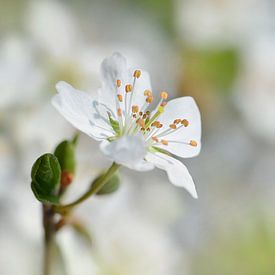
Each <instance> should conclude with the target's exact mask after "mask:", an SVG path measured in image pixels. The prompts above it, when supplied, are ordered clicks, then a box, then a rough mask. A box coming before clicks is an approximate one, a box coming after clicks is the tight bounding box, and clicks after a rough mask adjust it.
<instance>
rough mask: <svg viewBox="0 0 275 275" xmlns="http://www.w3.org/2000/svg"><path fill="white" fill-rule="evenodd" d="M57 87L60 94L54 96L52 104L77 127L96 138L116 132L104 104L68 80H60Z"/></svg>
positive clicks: (100, 138)
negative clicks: (70, 83) (109, 121)
mask: <svg viewBox="0 0 275 275" xmlns="http://www.w3.org/2000/svg"><path fill="white" fill-rule="evenodd" d="M56 89H57V91H58V94H57V95H55V96H54V97H53V99H52V104H53V106H54V107H55V108H56V109H57V110H58V111H59V112H60V113H61V114H62V115H63V116H64V117H65V118H66V119H67V120H68V121H69V122H70V123H71V124H72V125H73V126H74V127H75V128H77V129H79V130H80V131H82V132H84V133H86V134H87V135H89V136H91V137H93V138H94V139H96V140H102V139H104V138H106V137H110V136H112V135H113V134H114V133H113V130H112V128H111V126H110V125H109V124H108V118H107V110H106V108H104V106H102V105H100V104H99V103H98V102H97V101H96V100H94V99H93V98H92V97H91V96H89V95H88V94H87V93H84V92H82V91H79V90H76V89H75V88H73V87H72V86H71V85H69V84H68V83H66V82H63V81H61V82H58V83H57V85H56Z"/></svg>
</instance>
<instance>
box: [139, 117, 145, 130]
mask: <svg viewBox="0 0 275 275" xmlns="http://www.w3.org/2000/svg"><path fill="white" fill-rule="evenodd" d="M137 124H138V125H139V126H140V127H142V128H144V127H145V121H144V120H143V119H142V118H139V119H138V120H137Z"/></svg>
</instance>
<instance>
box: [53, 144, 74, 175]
mask: <svg viewBox="0 0 275 275" xmlns="http://www.w3.org/2000/svg"><path fill="white" fill-rule="evenodd" d="M54 155H55V156H56V157H57V159H58V161H59V164H60V167H61V171H66V172H70V173H72V174H73V175H74V173H75V167H76V160H75V145H74V143H73V142H71V141H68V140H64V141H62V142H61V143H59V144H58V145H57V147H56V149H55V151H54Z"/></svg>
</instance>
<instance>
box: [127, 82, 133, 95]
mask: <svg viewBox="0 0 275 275" xmlns="http://www.w3.org/2000/svg"><path fill="white" fill-rule="evenodd" d="M132 90H133V86H132V85H131V84H127V85H125V92H126V93H129V92H131V91H132Z"/></svg>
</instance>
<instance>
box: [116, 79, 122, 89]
mask: <svg viewBox="0 0 275 275" xmlns="http://www.w3.org/2000/svg"><path fill="white" fill-rule="evenodd" d="M116 85H117V87H120V86H121V80H120V79H118V80H117V81H116Z"/></svg>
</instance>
